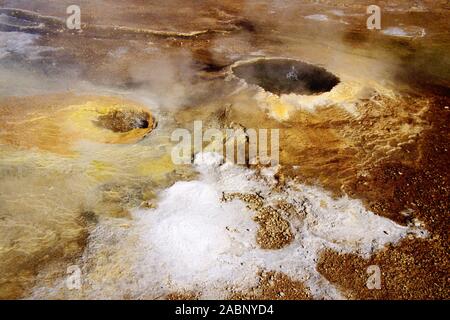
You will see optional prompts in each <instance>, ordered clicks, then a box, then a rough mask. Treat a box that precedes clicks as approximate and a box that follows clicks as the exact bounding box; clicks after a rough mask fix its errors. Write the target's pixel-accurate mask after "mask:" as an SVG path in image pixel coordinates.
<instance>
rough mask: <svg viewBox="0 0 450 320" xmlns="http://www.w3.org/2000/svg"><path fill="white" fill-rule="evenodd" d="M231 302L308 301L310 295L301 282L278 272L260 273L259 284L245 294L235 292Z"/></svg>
mask: <svg viewBox="0 0 450 320" xmlns="http://www.w3.org/2000/svg"><path fill="white" fill-rule="evenodd" d="M229 299H231V300H310V299H312V296H311V293H310V292H309V290H308V288H307V287H306V286H305V285H304V284H303V282H301V281H294V280H292V279H291V278H289V277H288V276H287V275H285V274H283V273H279V272H273V271H270V272H266V271H264V272H261V273H260V274H259V284H258V285H257V286H256V287H254V288H251V289H250V290H248V291H246V292H235V293H233V294H232V295H231V296H230V297H229Z"/></svg>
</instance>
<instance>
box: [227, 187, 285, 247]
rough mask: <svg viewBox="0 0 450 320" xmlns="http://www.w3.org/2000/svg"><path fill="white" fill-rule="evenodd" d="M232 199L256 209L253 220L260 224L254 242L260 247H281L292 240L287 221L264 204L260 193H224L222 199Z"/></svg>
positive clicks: (276, 211)
mask: <svg viewBox="0 0 450 320" xmlns="http://www.w3.org/2000/svg"><path fill="white" fill-rule="evenodd" d="M233 199H239V200H241V201H243V202H245V203H247V204H248V208H249V209H250V210H254V211H256V215H255V216H254V217H253V220H254V221H255V222H257V223H258V224H259V226H260V227H259V229H258V231H257V233H256V242H257V243H258V245H259V246H260V247H261V248H262V249H281V248H283V247H284V246H286V245H288V244H289V243H291V242H292V241H293V240H294V235H293V234H292V231H291V228H290V225H289V222H288V221H287V220H285V219H284V218H283V217H282V215H281V213H280V212H279V211H278V210H277V209H275V208H273V207H271V206H264V200H263V198H262V197H261V196H260V195H258V194H242V193H230V194H224V195H223V199H222V200H223V201H231V200H233Z"/></svg>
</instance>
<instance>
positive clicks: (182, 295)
mask: <svg viewBox="0 0 450 320" xmlns="http://www.w3.org/2000/svg"><path fill="white" fill-rule="evenodd" d="M165 299H166V300H198V294H197V293H195V292H172V293H169V294H168V295H167V296H166V297H165Z"/></svg>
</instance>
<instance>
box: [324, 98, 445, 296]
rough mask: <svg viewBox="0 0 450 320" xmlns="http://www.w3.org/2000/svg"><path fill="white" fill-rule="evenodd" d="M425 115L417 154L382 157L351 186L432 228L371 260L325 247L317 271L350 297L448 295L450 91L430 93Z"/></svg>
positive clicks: (394, 213)
mask: <svg viewBox="0 0 450 320" xmlns="http://www.w3.org/2000/svg"><path fill="white" fill-rule="evenodd" d="M441 94H442V92H441ZM426 119H427V121H429V122H430V124H431V125H432V127H431V128H430V129H428V130H426V131H424V132H423V134H422V135H421V138H420V140H419V141H418V143H417V148H418V151H419V152H418V155H419V156H418V157H417V158H416V161H415V162H414V163H412V164H411V163H405V162H403V161H401V160H398V161H395V162H393V161H390V162H385V163H380V164H378V165H377V166H376V167H374V168H373V169H372V170H371V172H370V175H368V176H367V177H360V178H359V179H357V180H356V181H354V183H352V184H351V185H349V186H350V187H351V190H352V191H353V192H354V195H356V196H357V197H359V198H362V199H364V200H365V201H366V203H368V204H369V205H370V207H371V208H372V210H374V211H375V212H376V213H377V214H380V215H383V216H387V217H389V218H391V219H393V220H396V221H399V222H406V221H408V220H411V219H414V218H418V219H419V220H420V221H423V222H424V223H425V226H426V229H427V230H428V231H430V233H431V234H430V236H429V238H428V239H425V240H418V239H414V240H413V239H405V240H404V241H402V242H401V243H400V244H398V245H397V246H391V247H389V248H387V249H386V250H385V251H382V252H379V253H377V254H375V255H374V256H373V257H371V258H370V259H369V260H364V259H362V258H360V257H358V256H356V255H352V254H339V253H337V252H333V251H326V252H324V253H323V255H322V257H321V259H320V261H319V263H318V271H319V272H320V273H322V274H323V275H324V276H325V277H326V278H327V279H328V280H329V281H331V282H332V283H334V284H336V285H337V286H338V287H340V288H341V289H342V290H344V291H345V292H346V294H347V295H348V296H349V297H351V298H358V299H448V298H449V296H450V292H449V288H450V286H449V274H450V265H449V260H448V252H449V247H448V230H449V223H448V221H449V220H448V214H449V213H450V201H449V194H450V184H449V165H450V158H449V152H448V147H449V146H450V133H449V129H448V124H449V121H450V99H449V97H448V92H447V95H446V96H443V95H441V96H438V97H436V98H434V99H433V102H432V106H431V108H430V110H429V112H428V113H427V116H426ZM402 212H403V214H402ZM405 212H406V214H405ZM372 264H375V265H378V266H379V267H380V269H381V272H382V287H381V290H368V289H367V288H366V286H365V285H366V280H367V277H368V276H367V275H366V274H365V272H366V268H367V266H369V265H372Z"/></svg>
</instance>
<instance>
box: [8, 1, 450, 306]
mask: <svg viewBox="0 0 450 320" xmlns="http://www.w3.org/2000/svg"><path fill="white" fill-rule="evenodd" d="M375 3H377V1H369V2H367V3H365V2H364V1H350V0H348V1H319V3H317V1H251V0H247V1H243V0H242V1H238V0H228V1H221V2H220V3H218V2H217V1H202V2H197V1H179V0H171V1H165V2H164V3H162V2H156V1H150V2H149V1H137V0H136V1H127V3H126V4H124V3H121V2H119V1H117V2H111V1H100V0H99V1H80V4H79V5H80V8H81V17H82V29H81V30H80V31H76V30H68V29H67V27H66V25H65V18H66V17H67V14H66V8H67V6H69V5H71V4H72V3H71V2H70V1H65V0H64V1H58V2H53V1H43V0H42V1H41V0H38V1H33V2H30V1H21V0H14V1H12V0H6V1H0V6H1V8H0V116H1V121H0V154H1V156H0V177H1V181H0V257H1V259H0V298H3V299H6V298H63V299H64V298H68V299H73V298H87V299H89V298H90V299H92V298H94V299H95V298H119V299H130V298H131V299H156V298H168V299H179V298H188V299H201V298H211V297H213V298H217V297H222V298H229V299H261V298H263V299H322V298H325V299H333V298H334V299H336V298H350V299H358V298H363V299H448V296H449V293H448V287H449V284H448V275H449V263H448V229H449V225H448V214H449V212H450V201H449V194H450V193H449V188H450V186H449V169H448V168H449V164H450V161H449V153H448V147H449V146H450V144H449V138H450V136H449V134H450V133H449V129H448V123H449V120H450V119H449V118H450V97H449V92H450V91H449V87H450V56H449V54H448V52H449V49H450V33H449V30H450V28H449V21H450V20H449V15H450V7H449V6H448V2H447V1H394V2H389V4H388V3H385V2H381V1H379V2H378V5H380V7H382V26H383V28H382V30H379V31H376V30H367V28H366V19H367V14H366V8H367V5H370V4H375ZM194 121H203V129H208V128H218V129H226V128H232V129H242V130H244V132H245V130H247V129H250V128H253V129H261V128H268V129H270V128H273V129H279V130H280V149H279V152H280V166H279V167H277V168H276V170H275V169H274V170H272V169H268V168H264V167H263V166H237V165H233V166H231V168H230V167H227V166H219V167H218V166H216V164H214V161H212V162H208V161H209V160H208V161H207V160H205V162H201V161H199V162H197V163H196V164H193V165H176V164H174V163H173V161H172V159H171V150H172V147H173V145H174V143H173V142H172V141H171V139H170V137H171V134H172V132H173V131H174V130H175V129H177V128H186V129H189V130H191V129H192V127H193V123H194ZM195 156H196V155H195V154H192V157H193V158H194V157H195ZM196 161H197V160H196ZM365 219H366V220H365ZM193 256H194V257H196V258H194V260H196V262H195V263H194V262H193V261H192V259H193V258H192V257H193ZM224 261H225V263H224ZM185 263H186V265H185ZM73 265H76V266H79V268H80V269H81V274H82V278H83V285H82V288H81V289H79V290H69V289H68V288H67V287H66V284H65V279H66V277H67V267H69V266H73ZM370 265H377V266H379V268H380V270H381V281H382V282H381V289H380V290H370V289H368V288H367V286H366V281H367V277H368V274H367V272H366V270H367V267H368V266H370ZM224 266H225V267H224ZM237 274H239V277H238V276H237Z"/></svg>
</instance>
